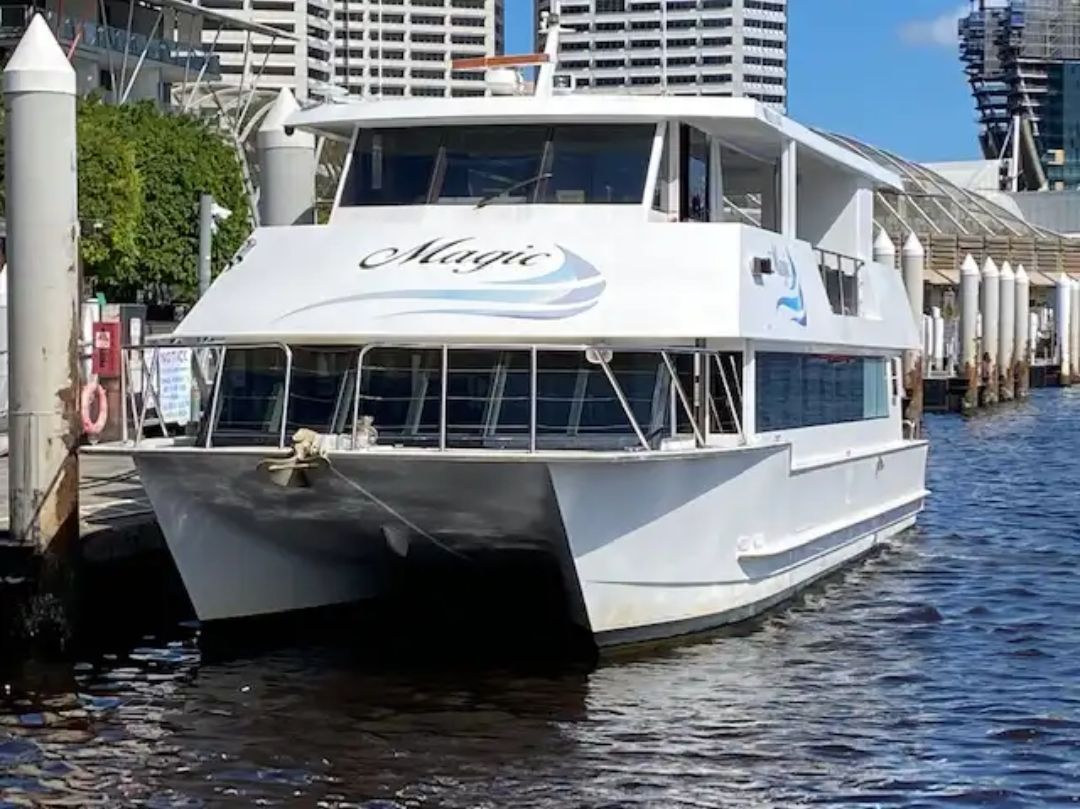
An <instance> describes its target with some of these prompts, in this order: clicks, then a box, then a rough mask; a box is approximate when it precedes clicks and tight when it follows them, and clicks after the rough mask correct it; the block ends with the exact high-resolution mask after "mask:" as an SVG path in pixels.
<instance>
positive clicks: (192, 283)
mask: <svg viewBox="0 0 1080 809" xmlns="http://www.w3.org/2000/svg"><path fill="white" fill-rule="evenodd" d="M0 131H2V128H0ZM0 137H2V136H0ZM77 137H78V162H79V219H80V222H81V225H82V243H81V249H80V252H81V255H82V261H83V273H84V277H85V278H86V280H87V283H88V286H89V287H90V288H91V289H93V290H94V291H99V292H104V293H105V294H106V296H107V297H108V298H110V299H111V300H117V301H124V300H135V299H136V298H137V297H141V298H142V299H143V300H145V301H147V302H152V303H170V302H187V301H191V300H194V298H195V297H196V292H197V289H198V246H199V233H198V230H199V196H200V194H202V193H209V194H212V195H213V196H214V199H215V200H216V201H217V203H218V204H219V205H222V206H224V207H225V208H228V209H230V210H231V211H232V215H231V216H230V217H229V218H228V219H226V220H225V221H223V222H221V223H219V227H218V230H217V233H216V234H215V236H214V249H213V261H212V266H213V271H214V272H215V273H217V272H220V271H221V269H222V268H223V267H224V266H225V264H226V263H227V262H228V260H229V259H230V258H231V256H232V255H233V254H234V253H235V252H236V251H237V250H238V249H239V248H240V245H241V244H242V243H243V241H244V239H246V238H247V236H248V232H249V210H248V199H247V194H246V193H245V191H244V184H243V174H242V171H241V168H240V163H239V160H238V158H237V156H236V152H235V151H234V150H233V148H232V146H231V145H230V144H229V142H228V141H226V140H225V138H224V136H223V135H221V134H220V133H219V132H218V131H216V130H214V129H212V128H211V127H210V126H209V125H208V124H207V123H205V122H203V121H202V120H200V119H198V118H194V117H191V116H188V115H178V114H171V113H168V112H163V111H161V110H159V109H157V108H156V107H155V106H154V105H153V104H152V103H150V102H144V103H138V104H126V105H122V106H115V105H111V104H106V103H104V102H102V101H100V100H95V99H88V100H85V101H82V102H80V104H79V110H78V133H77ZM2 148H3V140H2V139H0V150H2Z"/></svg>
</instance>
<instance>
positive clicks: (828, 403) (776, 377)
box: [755, 352, 889, 432]
mask: <svg viewBox="0 0 1080 809" xmlns="http://www.w3.org/2000/svg"><path fill="white" fill-rule="evenodd" d="M755 364H756V369H755V370H756V379H757V385H756V392H757V429H758V431H759V432H769V431H771V430H783V429H792V428H797V427H814V426H819V425H823V424H842V423H846V422H853V421H862V420H864V419H876V418H884V417H886V416H888V415H889V388H888V376H887V374H886V371H887V361H886V360H885V359H884V358H881V357H841V356H828V355H818V354H783V353H773V352H759V353H758V354H757V355H756V358H755Z"/></svg>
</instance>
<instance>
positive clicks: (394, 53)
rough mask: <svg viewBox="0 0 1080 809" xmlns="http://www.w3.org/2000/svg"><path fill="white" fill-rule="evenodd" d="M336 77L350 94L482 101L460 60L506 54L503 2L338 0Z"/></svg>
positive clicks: (480, 89)
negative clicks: (454, 66) (457, 63)
mask: <svg viewBox="0 0 1080 809" xmlns="http://www.w3.org/2000/svg"><path fill="white" fill-rule="evenodd" d="M334 21H335V22H334V33H335V49H334V75H335V80H336V83H337V84H338V85H339V86H342V87H345V88H346V89H347V91H348V93H349V95H353V96H363V97H378V96H448V95H453V96H472V95H475V96H482V95H484V94H485V87H484V72H483V71H478V70H471V71H468V70H454V69H452V67H451V64H450V63H451V62H452V61H453V60H454V59H462V58H470V57H477V56H492V55H495V54H500V53H502V52H503V49H504V19H503V0H335V2H334Z"/></svg>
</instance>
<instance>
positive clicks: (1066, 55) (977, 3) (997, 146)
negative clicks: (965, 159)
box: [959, 0, 1080, 190]
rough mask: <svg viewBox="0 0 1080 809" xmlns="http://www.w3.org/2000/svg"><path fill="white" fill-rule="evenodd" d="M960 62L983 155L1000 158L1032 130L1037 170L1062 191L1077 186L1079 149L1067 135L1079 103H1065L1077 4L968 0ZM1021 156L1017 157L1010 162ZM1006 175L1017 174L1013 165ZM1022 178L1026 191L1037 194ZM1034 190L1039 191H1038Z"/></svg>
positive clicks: (1067, 0)
mask: <svg viewBox="0 0 1080 809" xmlns="http://www.w3.org/2000/svg"><path fill="white" fill-rule="evenodd" d="M959 34H960V58H961V61H962V62H963V63H964V71H965V73H966V74H967V77H968V83H969V84H970V86H971V92H972V95H973V96H974V99H975V106H976V110H977V112H978V115H979V123H980V126H981V132H980V140H981V143H982V148H983V154H984V155H985V156H986V157H987V159H990V160H999V159H1002V158H1004V157H1006V152H1007V149H1009V148H1010V146H1011V145H1012V142H1013V138H1017V137H1018V136H1023V133H1024V131H1025V130H1024V129H1022V128H1021V127H1017V126H1016V123H1017V122H1018V121H1019V122H1025V124H1026V126H1027V127H1028V128H1029V129H1030V133H1031V138H1032V141H1033V143H1032V147H1033V148H1032V151H1034V152H1035V153H1036V162H1037V163H1038V164H1039V170H1038V171H1036V172H1033V173H1032V174H1033V175H1043V178H1040V179H1044V178H1045V177H1048V178H1049V181H1050V182H1051V183H1053V184H1055V185H1058V186H1060V187H1072V186H1076V185H1080V144H1075V143H1071V142H1070V141H1069V136H1068V135H1067V129H1068V127H1069V125H1070V124H1075V123H1076V121H1075V120H1070V119H1072V118H1075V117H1076V114H1075V113H1071V114H1070V113H1069V112H1067V108H1069V107H1071V106H1072V105H1073V104H1075V103H1076V102H1077V101H1078V100H1080V99H1072V98H1067V96H1068V95H1069V92H1070V91H1069V89H1068V88H1069V85H1070V84H1071V83H1072V82H1073V80H1075V78H1076V76H1075V75H1070V73H1071V71H1073V70H1080V67H1078V66H1077V65H1071V64H1070V63H1072V62H1077V61H1080V4H1077V3H1076V2H1074V0H1007V1H1006V2H1005V3H1001V2H994V3H993V4H990V3H988V2H987V0H971V9H970V13H969V14H968V15H967V16H966V17H964V18H962V19H961V20H960V24H959ZM1020 157H1021V156H1018V155H1016V154H1015V150H1014V157H1013V158H1012V159H1013V160H1019V159H1020ZM1011 169H1012V170H1013V171H1015V172H1017V173H1019V168H1018V167H1017V166H1015V165H1014V166H1011ZM1031 176H1032V175H1029V176H1028V177H1027V182H1026V185H1027V187H1028V188H1031V189H1032V190H1035V188H1032V186H1033V185H1034V184H1035V183H1034V181H1033V180H1032V179H1031ZM1036 188H1037V186H1036Z"/></svg>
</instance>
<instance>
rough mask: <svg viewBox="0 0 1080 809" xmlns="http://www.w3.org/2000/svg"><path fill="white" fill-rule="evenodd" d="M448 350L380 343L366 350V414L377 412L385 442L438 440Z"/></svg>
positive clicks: (375, 416) (362, 395)
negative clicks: (444, 357) (370, 349)
mask: <svg viewBox="0 0 1080 809" xmlns="http://www.w3.org/2000/svg"><path fill="white" fill-rule="evenodd" d="M441 391H442V352H441V351H439V350H436V349H414V350H410V349H398V348H380V349H374V350H372V351H369V352H368V353H367V354H365V355H364V364H363V368H362V370H361V377H360V415H361V416H371V417H372V419H373V420H374V425H375V428H376V430H378V432H379V443H381V444H404V445H406V446H411V445H437V444H438V441H439V398H440V396H441Z"/></svg>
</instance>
